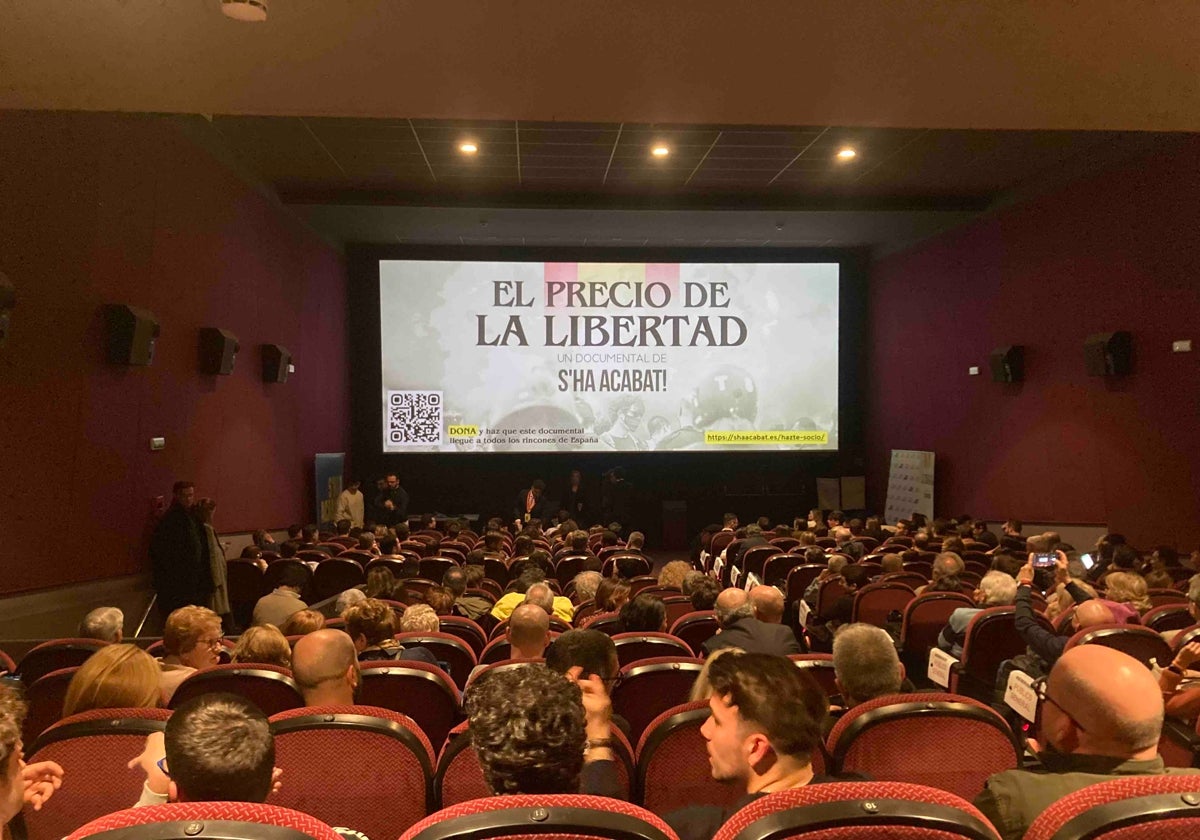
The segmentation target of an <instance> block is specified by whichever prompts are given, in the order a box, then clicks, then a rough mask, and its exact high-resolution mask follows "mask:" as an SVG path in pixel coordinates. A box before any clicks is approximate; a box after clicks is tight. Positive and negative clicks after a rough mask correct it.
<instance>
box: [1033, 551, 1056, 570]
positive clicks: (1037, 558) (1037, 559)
mask: <svg viewBox="0 0 1200 840" xmlns="http://www.w3.org/2000/svg"><path fill="white" fill-rule="evenodd" d="M1056 560H1057V558H1056V557H1055V556H1054V554H1035V555H1033V568H1035V569H1053V568H1054V564H1055V562H1056Z"/></svg>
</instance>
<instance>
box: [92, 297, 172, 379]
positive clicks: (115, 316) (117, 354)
mask: <svg viewBox="0 0 1200 840" xmlns="http://www.w3.org/2000/svg"><path fill="white" fill-rule="evenodd" d="M104 309H105V317H106V320H107V322H108V360H109V361H110V362H112V363H113V364H114V365H148V364H150V363H151V362H153V361H154V344H155V342H157V341H158V333H159V328H158V319H157V318H155V317H154V315H153V314H152V313H150V312H147V311H146V310H145V309H138V308H137V307H135V306H126V305H125V304H123V303H113V304H109V305H108V306H106V307H105V308H104Z"/></svg>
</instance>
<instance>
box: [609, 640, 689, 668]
mask: <svg viewBox="0 0 1200 840" xmlns="http://www.w3.org/2000/svg"><path fill="white" fill-rule="evenodd" d="M612 640H613V644H615V645H616V646H617V661H618V662H620V663H621V667H622V668H624V667H625V666H626V665H632V664H633V663H634V662H637V661H638V660H641V659H654V658H656V657H659V656H686V657H691V656H692V649H691V648H690V647H689V646H688V643H687V642H685V641H684V640H683V639H680V638H677V637H675V636H672V635H671V634H670V633H617V634H616V635H615V636H613V637H612Z"/></svg>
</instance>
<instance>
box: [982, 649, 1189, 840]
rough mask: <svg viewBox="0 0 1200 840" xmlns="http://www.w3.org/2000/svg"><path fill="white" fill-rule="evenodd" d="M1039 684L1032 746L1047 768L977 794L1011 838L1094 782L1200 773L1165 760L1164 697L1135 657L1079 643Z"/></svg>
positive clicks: (1017, 774)
mask: <svg viewBox="0 0 1200 840" xmlns="http://www.w3.org/2000/svg"><path fill="white" fill-rule="evenodd" d="M1037 685H1038V689H1039V696H1040V698H1041V703H1040V706H1039V710H1038V712H1039V714H1038V717H1039V719H1040V724H1039V731H1038V740H1037V741H1034V740H1030V742H1029V746H1030V748H1031V749H1032V750H1033V751H1034V752H1035V753H1036V754H1037V755H1038V757H1039V759H1040V760H1041V767H1040V768H1038V769H1036V770H1006V771H1004V772H1003V773H997V774H996V775H994V776H992V777H991V778H990V779H988V781H987V784H986V786H985V787H984V790H983V792H982V793H980V794H979V796H978V797H976V799H975V805H976V806H977V807H978V808H979V810H980V811H982V812H983V814H984V816H986V817H987V818H988V819H989V820H990V821H991V823H992V825H994V826H995V827H996V828H997V829H998V830H999V832H1000V836H1001V837H1003V838H1005V840H1017V838H1020V837H1022V836H1023V835H1024V834H1025V832H1026V830H1027V829H1028V828H1029V826H1030V824H1031V823H1032V822H1033V820H1034V819H1035V818H1036V817H1037V816H1038V814H1040V813H1042V811H1044V810H1045V809H1046V808H1048V807H1050V806H1051V805H1052V804H1054V803H1055V802H1056V801H1057V800H1059V799H1061V798H1062V797H1064V796H1066V795H1067V794H1069V793H1074V792H1075V791H1077V790H1080V789H1081V788H1084V787H1087V786H1088V785H1091V784H1096V783H1097V782H1103V781H1105V780H1106V779H1110V778H1113V777H1115V776H1152V775H1162V774H1164V773H1168V774H1188V775H1200V770H1194V769H1176V768H1167V767H1165V766H1164V765H1163V760H1162V758H1160V757H1159V755H1158V741H1159V737H1160V734H1161V730H1162V721H1163V702H1162V695H1161V694H1160V693H1159V688H1158V685H1157V684H1156V683H1155V681H1154V677H1153V675H1151V673H1150V672H1149V671H1148V670H1147V669H1146V667H1145V666H1144V665H1142V663H1140V662H1138V661H1137V660H1136V659H1133V658H1132V657H1130V656H1127V655H1125V654H1123V653H1121V652H1120V651H1116V650H1113V649H1112V648H1106V647H1102V646H1100V645H1080V646H1079V647H1076V648H1072V649H1071V650H1069V651H1067V652H1066V653H1064V654H1063V655H1062V657H1060V658H1059V660H1058V662H1057V663H1056V664H1055V665H1054V668H1053V670H1051V672H1050V677H1049V679H1048V680H1046V681H1044V682H1039V683H1038V684H1037ZM1197 782H1198V784H1200V780H1197Z"/></svg>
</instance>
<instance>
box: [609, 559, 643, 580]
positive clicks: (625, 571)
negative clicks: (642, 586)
mask: <svg viewBox="0 0 1200 840" xmlns="http://www.w3.org/2000/svg"><path fill="white" fill-rule="evenodd" d="M613 566H614V569H613V574H614V575H615V576H616V577H618V578H620V579H621V580H626V581H627V580H632V579H633V578H635V577H638V576H639V575H641V574H642V573H643V571H645V568H646V560H645V558H644V557H635V556H633V555H626V554H622V555H621V556H619V557H617V558H616V560H615V561H614V563H613Z"/></svg>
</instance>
